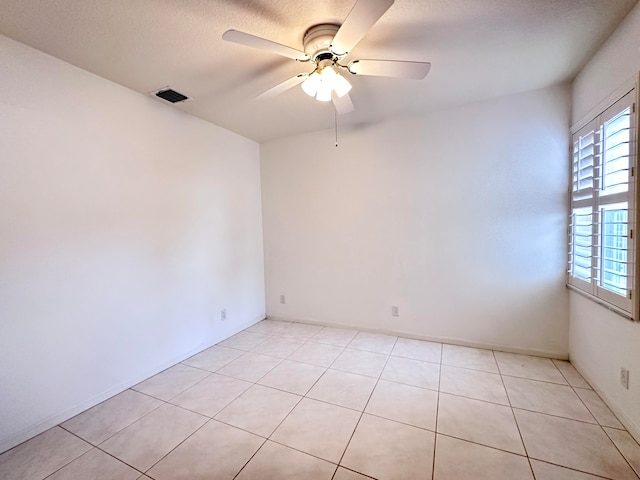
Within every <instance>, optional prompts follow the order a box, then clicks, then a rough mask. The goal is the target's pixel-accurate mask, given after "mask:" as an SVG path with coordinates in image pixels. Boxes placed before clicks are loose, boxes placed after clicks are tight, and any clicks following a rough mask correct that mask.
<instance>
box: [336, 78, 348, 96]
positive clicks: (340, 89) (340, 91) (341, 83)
mask: <svg viewBox="0 0 640 480" xmlns="http://www.w3.org/2000/svg"><path fill="white" fill-rule="evenodd" d="M333 89H334V90H335V91H336V95H338V97H344V96H345V95H346V94H347V93H349V90H351V84H350V83H349V81H348V80H347V79H346V78H344V77H343V76H342V75H340V74H339V73H338V74H336V78H335V80H334V82H333Z"/></svg>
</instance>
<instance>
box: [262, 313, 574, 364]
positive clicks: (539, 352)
mask: <svg viewBox="0 0 640 480" xmlns="http://www.w3.org/2000/svg"><path fill="white" fill-rule="evenodd" d="M267 318H268V319H270V320H281V321H284V322H298V323H307V324H313V325H322V326H325V327H336V328H350V329H353V330H360V331H363V332H371V333H382V334H384V335H394V336H396V337H406V338H415V339H417V340H427V341H430V342H439V343H446V344H449V345H461V346H463V347H475V348H483V349H485V350H497V351H499V352H508V353H522V354H525V355H534V356H536V357H547V358H556V359H558V360H567V359H568V358H569V354H568V353H567V352H557V351H553V350H543V349H536V348H530V347H518V346H515V347H514V346H513V345H500V344H492V343H484V342H476V341H473V340H465V339H462V338H450V337H432V336H428V335H421V334H418V333H415V332H407V331H403V330H386V329H381V328H367V327H362V326H360V325H353V324H348V323H334V322H325V321H322V320H308V319H298V318H288V317H279V316H276V315H267Z"/></svg>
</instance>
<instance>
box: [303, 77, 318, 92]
mask: <svg viewBox="0 0 640 480" xmlns="http://www.w3.org/2000/svg"><path fill="white" fill-rule="evenodd" d="M319 84H320V74H319V73H318V72H313V73H312V74H311V75H309V76H308V77H307V79H306V80H305V81H304V82H302V90H304V93H306V94H307V95H309V96H310V97H315V95H316V93H317V92H318V85H319Z"/></svg>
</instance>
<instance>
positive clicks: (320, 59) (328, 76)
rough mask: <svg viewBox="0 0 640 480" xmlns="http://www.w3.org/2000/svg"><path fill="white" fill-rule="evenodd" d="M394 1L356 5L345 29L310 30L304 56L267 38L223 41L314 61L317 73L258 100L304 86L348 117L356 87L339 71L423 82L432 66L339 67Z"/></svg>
mask: <svg viewBox="0 0 640 480" xmlns="http://www.w3.org/2000/svg"><path fill="white" fill-rule="evenodd" d="M393 2H394V0H357V1H356V3H355V5H354V6H353V8H352V9H351V12H349V15H347V18H346V19H345V20H344V22H343V24H342V25H335V24H329V23H323V24H319V25H315V26H313V27H311V28H309V29H308V30H307V31H306V33H305V34H304V37H303V39H302V43H303V48H304V51H302V50H298V49H295V48H292V47H289V46H286V45H282V44H280V43H277V42H273V41H271V40H267V39H265V38H261V37H256V36H255V35H251V34H249V33H244V32H240V31H238V30H227V31H226V32H225V33H224V34H223V35H222V38H223V40H226V41H228V42H234V43H239V44H241V45H246V46H249V47H253V48H259V49H261V50H266V51H267V52H271V53H275V54H277V55H282V56H283V57H287V58H291V59H293V60H297V61H298V62H310V63H311V64H312V65H313V70H312V71H311V72H308V73H300V74H298V75H296V76H295V77H292V78H290V79H288V80H285V81H284V82H282V83H280V84H278V85H276V86H275V87H273V88H271V89H269V90H267V91H266V92H264V93H262V94H260V95H258V96H257V97H256V98H267V97H273V96H275V95H279V94H280V93H283V92H285V91H286V90H289V89H290V88H293V87H295V86H296V85H299V84H302V89H303V90H304V92H305V93H306V94H307V95H309V96H312V97H315V98H316V99H317V100H319V101H321V102H328V101H333V104H334V106H335V109H336V112H337V113H339V114H343V113H349V112H351V111H352V110H353V103H352V102H351V98H350V97H349V91H350V90H351V84H350V83H349V82H348V81H347V79H346V78H345V77H343V76H342V75H341V74H340V71H345V70H346V71H347V72H348V73H350V74H352V75H376V76H383V77H395V78H410V79H416V80H421V79H423V78H424V77H426V76H427V73H429V69H430V68H431V64H430V63H427V62H406V61H399V60H366V59H363V60H353V61H351V62H349V63H348V64H347V65H343V64H342V63H340V61H341V60H342V58H343V57H345V56H346V55H347V54H348V53H349V52H351V50H353V48H354V47H355V46H356V45H357V44H358V42H359V41H360V40H362V38H363V37H364V36H365V35H366V33H367V32H368V31H369V29H370V28H371V27H372V26H373V25H374V24H375V23H376V22H377V21H378V20H379V19H380V17H382V15H384V13H385V12H386V11H387V10H388V9H389V7H391V5H393Z"/></svg>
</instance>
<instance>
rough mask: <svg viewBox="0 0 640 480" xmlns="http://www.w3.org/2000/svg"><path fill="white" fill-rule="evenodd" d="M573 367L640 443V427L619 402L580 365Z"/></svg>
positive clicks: (575, 364) (574, 364)
mask: <svg viewBox="0 0 640 480" xmlns="http://www.w3.org/2000/svg"><path fill="white" fill-rule="evenodd" d="M572 363H573V362H572ZM573 366H574V367H575V369H576V370H578V373H580V375H582V376H583V377H584V379H585V380H586V381H587V382H588V383H589V385H591V387H592V388H593V389H594V390H595V392H596V393H597V394H598V395H600V398H602V401H603V402H604V403H606V404H607V406H608V407H609V409H610V410H611V411H612V412H613V414H614V415H615V416H616V417H618V420H620V423H622V425H624V427H625V428H626V429H627V431H628V432H629V433H630V434H631V436H632V437H633V438H635V439H636V442H638V443H640V425H638V424H637V423H636V422H634V421H633V420H632V419H631V418H629V416H628V415H627V414H626V413H625V412H624V409H623V408H622V407H621V406H620V405H619V404H618V402H616V401H615V400H614V399H613V398H611V396H610V395H608V394H607V393H606V391H605V390H604V389H603V388H602V387H601V386H600V385H599V384H598V382H596V381H595V380H594V378H593V377H591V376H590V375H589V374H587V373H585V370H584V369H583V368H582V366H581V365H580V364H577V363H573Z"/></svg>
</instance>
